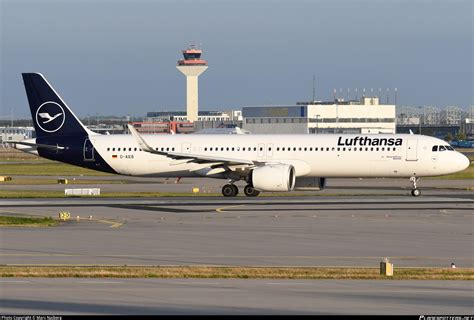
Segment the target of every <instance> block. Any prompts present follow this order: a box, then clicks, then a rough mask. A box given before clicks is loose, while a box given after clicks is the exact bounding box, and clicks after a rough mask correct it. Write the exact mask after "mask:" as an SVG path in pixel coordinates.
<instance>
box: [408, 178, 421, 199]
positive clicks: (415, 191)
mask: <svg viewBox="0 0 474 320" xmlns="http://www.w3.org/2000/svg"><path fill="white" fill-rule="evenodd" d="M418 180H420V178H417V177H411V178H410V182H411V184H412V186H413V187H412V190H411V195H412V196H414V197H419V196H420V195H421V190H420V189H418V188H417V187H416V183H417V182H418Z"/></svg>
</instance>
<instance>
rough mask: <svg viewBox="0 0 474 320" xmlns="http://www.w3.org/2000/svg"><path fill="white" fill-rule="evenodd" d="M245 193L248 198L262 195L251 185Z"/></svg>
mask: <svg viewBox="0 0 474 320" xmlns="http://www.w3.org/2000/svg"><path fill="white" fill-rule="evenodd" d="M244 193H245V195H246V196H247V197H256V196H258V195H259V194H260V191H258V190H255V189H254V188H253V187H252V186H251V185H249V184H248V185H246V186H245V188H244Z"/></svg>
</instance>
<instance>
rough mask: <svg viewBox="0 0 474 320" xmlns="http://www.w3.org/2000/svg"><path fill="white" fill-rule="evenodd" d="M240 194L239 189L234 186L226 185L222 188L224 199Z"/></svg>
mask: <svg viewBox="0 0 474 320" xmlns="http://www.w3.org/2000/svg"><path fill="white" fill-rule="evenodd" d="M238 193H239V188H237V187H236V186H235V185H233V184H226V185H225V186H223V187H222V195H223V196H224V197H235V196H236V195H237V194H238Z"/></svg>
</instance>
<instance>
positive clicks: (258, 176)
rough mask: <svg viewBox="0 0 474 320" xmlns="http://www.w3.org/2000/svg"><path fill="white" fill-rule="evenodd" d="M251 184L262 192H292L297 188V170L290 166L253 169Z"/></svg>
mask: <svg viewBox="0 0 474 320" xmlns="http://www.w3.org/2000/svg"><path fill="white" fill-rule="evenodd" d="M249 182H250V184H251V185H252V186H253V187H254V188H255V189H257V190H260V191H291V190H293V188H294V187H295V168H294V167H293V166H292V165H289V164H267V165H265V166H264V167H260V168H256V169H253V170H252V172H251V173H250V181H249Z"/></svg>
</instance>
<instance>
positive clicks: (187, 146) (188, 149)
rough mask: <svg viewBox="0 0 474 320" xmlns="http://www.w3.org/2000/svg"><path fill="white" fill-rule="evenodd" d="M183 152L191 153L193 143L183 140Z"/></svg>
mask: <svg viewBox="0 0 474 320" xmlns="http://www.w3.org/2000/svg"><path fill="white" fill-rule="evenodd" d="M181 152H182V153H191V143H189V142H183V143H182V144H181Z"/></svg>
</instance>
